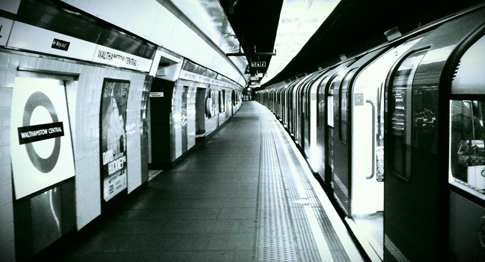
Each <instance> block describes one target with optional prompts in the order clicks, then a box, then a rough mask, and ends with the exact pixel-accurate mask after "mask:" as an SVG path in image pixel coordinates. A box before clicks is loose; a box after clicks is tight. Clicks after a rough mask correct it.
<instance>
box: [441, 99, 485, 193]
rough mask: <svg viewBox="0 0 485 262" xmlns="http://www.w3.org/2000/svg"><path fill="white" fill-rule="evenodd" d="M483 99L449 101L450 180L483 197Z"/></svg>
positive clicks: (484, 191) (484, 159)
mask: <svg viewBox="0 0 485 262" xmlns="http://www.w3.org/2000/svg"><path fill="white" fill-rule="evenodd" d="M484 110H485V100H481V101H477V100H452V101H451V102H450V125H451V128H450V154H449V157H450V171H451V176H452V179H453V180H454V181H455V182H457V183H460V184H462V185H465V186H467V187H468V188H470V189H472V190H474V191H477V192H479V193H481V194H485V148H484V140H483V139H484V138H485V130H484V123H483V118H484V115H485V111H484Z"/></svg>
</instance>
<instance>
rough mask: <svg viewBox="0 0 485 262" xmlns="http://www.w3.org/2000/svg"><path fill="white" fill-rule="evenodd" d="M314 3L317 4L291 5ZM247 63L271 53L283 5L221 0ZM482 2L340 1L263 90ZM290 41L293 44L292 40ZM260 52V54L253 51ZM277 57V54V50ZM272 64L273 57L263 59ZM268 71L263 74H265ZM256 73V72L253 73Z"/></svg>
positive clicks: (272, 1) (272, 0)
mask: <svg viewBox="0 0 485 262" xmlns="http://www.w3.org/2000/svg"><path fill="white" fill-rule="evenodd" d="M291 1H303V2H308V3H311V2H313V0H291ZM220 2H221V4H222V6H223V8H224V10H225V12H226V15H227V16H228V18H229V21H230V23H231V25H232V27H233V28H234V31H235V33H236V35H237V36H238V37H239V39H240V42H241V44H242V47H243V49H244V52H245V55H246V57H247V58H248V60H249V61H251V60H252V59H254V58H257V56H255V53H258V52H273V50H274V49H275V48H274V43H275V37H276V31H277V28H278V22H279V17H280V12H281V7H282V3H283V0H265V1H261V0H220ZM480 2H483V1H482V0H407V1H404V0H401V1H389V0H341V1H340V3H339V4H338V5H337V7H336V8H335V9H334V11H333V12H332V13H331V14H330V16H329V17H328V18H327V19H326V20H325V21H324V22H323V24H322V25H321V26H320V27H319V28H318V30H317V31H316V33H315V34H314V35H313V36H312V37H311V38H310V40H309V41H308V42H307V43H306V45H305V46H304V47H303V48H302V49H301V50H300V52H299V53H298V55H297V56H296V57H295V58H293V60H291V62H289V64H288V65H287V66H286V67H285V68H284V69H283V70H282V71H281V72H280V73H279V74H277V75H275V76H274V77H273V78H272V79H271V80H270V81H268V82H267V83H265V86H267V85H270V84H273V83H277V82H280V81H283V80H286V79H288V78H292V77H295V76H297V75H301V74H305V73H310V72H313V71H315V70H317V69H318V67H319V66H322V64H328V63H330V62H332V61H334V62H335V61H339V60H340V56H341V55H342V54H343V55H345V56H346V57H351V56H353V55H356V54H358V53H360V52H362V51H365V50H366V49H368V48H371V47H374V46H377V45H379V44H381V43H384V42H385V41H387V40H386V38H385V36H384V32H385V31H387V30H389V29H392V28H394V27H397V28H398V29H399V31H400V32H401V33H403V34H405V33H406V32H409V31H411V30H414V29H416V28H419V27H421V26H423V25H425V24H427V23H429V22H432V21H434V20H436V19H438V18H441V17H444V16H446V15H449V14H452V13H454V12H458V11H460V10H462V9H464V8H466V7H469V6H472V5H474V4H477V3H480ZM290 41H291V39H290ZM255 48H256V52H254V51H255V50H254V49H255ZM276 53H278V50H276ZM259 59H260V60H262V61H266V62H267V65H269V64H270V63H271V56H263V57H259ZM266 70H267V68H264V69H261V68H260V69H259V72H263V73H266ZM250 73H252V74H254V73H255V69H253V71H252V72H250Z"/></svg>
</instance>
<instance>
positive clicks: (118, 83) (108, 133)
mask: <svg viewBox="0 0 485 262" xmlns="http://www.w3.org/2000/svg"><path fill="white" fill-rule="evenodd" d="M129 87H130V82H129V81H125V80H116V79H105V80H104V83H103V96H102V99H101V115H100V116H101V163H102V166H101V174H102V178H103V197H104V200H105V201H108V200H110V199H111V198H112V197H114V196H115V195H116V194H118V193H120V192H121V191H123V190H124V189H125V188H126V187H127V182H126V181H127V170H128V169H127V159H126V152H127V150H126V144H127V136H126V108H127V102H128V91H129Z"/></svg>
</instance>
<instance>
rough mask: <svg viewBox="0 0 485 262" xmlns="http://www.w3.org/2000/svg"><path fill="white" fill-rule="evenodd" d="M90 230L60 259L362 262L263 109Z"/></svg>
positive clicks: (230, 126) (249, 106)
mask: <svg viewBox="0 0 485 262" xmlns="http://www.w3.org/2000/svg"><path fill="white" fill-rule="evenodd" d="M93 223H95V224H96V225H95V226H91V227H87V228H88V229H87V230H89V232H87V230H84V232H83V230H81V232H76V234H80V236H82V237H80V238H77V239H76V241H74V242H76V243H71V244H73V247H71V248H69V249H64V250H62V251H59V252H55V259H56V260H63V261H92V262H95V261H103V262H107V261H116V262H119V261H199V262H200V261H211V262H214V261H234V262H244V261H315V262H316V261H352V262H354V261H364V258H363V257H362V256H361V254H360V253H359V251H358V249H357V247H356V245H355V244H354V242H353V241H352V239H351V237H350V235H349V233H348V231H347V229H346V227H345V226H344V224H343V222H342V220H341V219H340V218H339V217H338V215H337V213H336V211H335V210H334V208H333V206H332V205H331V203H330V202H329V200H328V198H327V197H326V195H325V194H324V192H323V190H322V189H321V188H320V187H319V184H318V182H317V181H316V180H315V179H314V177H313V175H312V173H311V172H310V170H309V168H308V166H307V164H306V162H305V161H304V160H303V158H302V156H301V155H300V154H299V152H298V151H297V150H296V148H295V146H294V144H293V142H292V141H291V139H290V138H289V136H288V135H287V133H286V132H285V131H284V130H283V129H282V127H281V125H280V124H279V123H278V121H277V120H276V119H275V117H274V116H273V114H271V112H270V111H268V109H266V108H265V107H263V106H261V105H260V104H258V103H257V102H244V104H243V106H242V107H241V109H240V110H239V112H237V114H236V115H235V116H234V117H232V118H231V119H230V120H229V121H228V122H227V123H225V125H224V126H223V127H222V128H221V129H220V130H218V131H217V132H216V133H214V134H212V135H211V136H210V137H207V138H206V139H205V140H204V141H203V142H202V143H201V144H200V145H197V147H196V148H195V149H194V150H193V151H192V152H191V154H190V155H189V156H187V158H185V159H184V160H183V161H182V162H181V163H180V164H179V165H177V166H176V167H175V168H173V169H171V170H165V171H163V172H161V173H159V174H158V175H157V176H156V177H154V178H153V179H152V180H150V181H149V182H148V186H147V187H146V188H144V189H142V190H141V192H138V193H137V194H136V195H135V196H134V197H133V199H132V200H131V201H130V202H129V203H128V204H127V205H126V206H125V207H123V208H122V209H120V210H119V211H117V212H115V213H114V214H111V215H103V218H100V219H98V221H95V222H93ZM61 241H62V240H61ZM69 246H72V245H69ZM51 253H52V252H51ZM44 255H46V256H48V255H49V254H44ZM51 255H52V254H51Z"/></svg>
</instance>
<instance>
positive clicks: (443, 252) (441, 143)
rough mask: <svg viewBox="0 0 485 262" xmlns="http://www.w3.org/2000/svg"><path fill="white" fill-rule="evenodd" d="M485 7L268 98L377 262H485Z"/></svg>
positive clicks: (281, 86)
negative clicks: (380, 261) (378, 261)
mask: <svg viewBox="0 0 485 262" xmlns="http://www.w3.org/2000/svg"><path fill="white" fill-rule="evenodd" d="M484 17H485V6H484V5H479V6H475V7H473V8H469V9H467V10H464V11H461V12H459V13H455V14H452V15H449V16H447V17H445V18H442V19H440V20H438V21H435V22H433V23H430V24H427V25H425V26H423V27H421V28H419V29H416V30H414V31H412V32H410V33H408V34H406V35H402V36H401V35H398V36H396V37H395V38H394V39H392V38H389V41H388V42H387V43H385V44H382V45H380V46H377V47H374V48H372V49H370V50H368V51H366V52H364V53H362V54H359V55H357V56H355V57H352V58H349V59H346V60H344V61H341V62H339V63H337V64H334V65H332V66H329V67H327V68H323V69H319V70H318V71H315V72H312V73H310V74H307V75H305V76H303V77H300V78H298V79H296V80H291V81H284V82H280V83H277V84H273V85H270V86H268V87H266V88H265V89H262V90H260V91H257V93H256V99H257V101H259V102H260V103H261V104H263V105H265V106H266V107H268V108H269V109H270V110H271V111H272V112H273V113H274V114H275V116H276V117H277V119H279V121H280V122H281V124H282V125H283V126H284V128H286V130H287V132H288V133H289V134H290V135H291V137H292V138H293V139H294V142H295V143H296V144H297V146H298V148H299V149H300V151H301V153H302V154H303V155H304V157H305V158H306V159H307V162H308V164H309V166H310V167H311V168H312V170H313V171H314V174H315V176H316V177H317V178H318V179H319V180H320V182H321V184H322V186H323V187H324V189H325V191H326V192H327V195H329V197H330V198H331V199H332V200H333V201H334V203H335V206H336V207H337V208H338V210H340V211H341V213H342V214H343V215H342V216H343V218H344V220H345V221H346V224H347V225H348V227H349V228H350V229H351V230H352V231H353V232H354V233H355V236H356V238H357V239H358V241H359V242H360V243H361V245H362V247H363V249H364V250H365V251H366V253H368V254H369V257H370V258H371V259H372V258H376V259H377V260H385V261H485V175H484V174H485V150H484V139H485V129H484V117H485V71H484V68H485V19H484Z"/></svg>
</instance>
